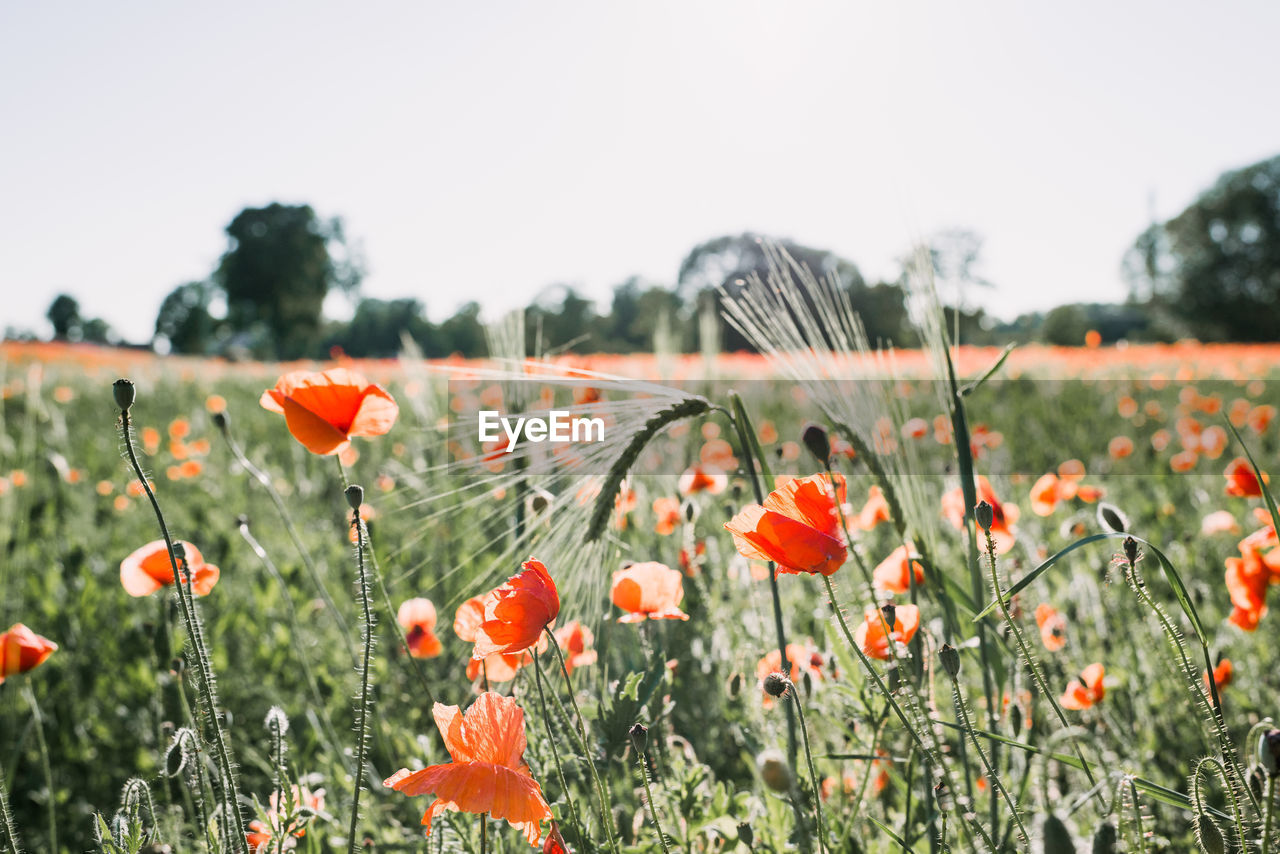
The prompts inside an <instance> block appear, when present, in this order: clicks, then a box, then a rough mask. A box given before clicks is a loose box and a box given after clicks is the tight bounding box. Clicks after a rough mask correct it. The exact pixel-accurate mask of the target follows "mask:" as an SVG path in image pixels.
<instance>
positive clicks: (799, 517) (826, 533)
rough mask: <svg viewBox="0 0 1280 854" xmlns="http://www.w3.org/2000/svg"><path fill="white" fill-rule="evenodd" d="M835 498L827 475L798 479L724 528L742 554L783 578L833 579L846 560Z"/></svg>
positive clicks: (739, 515) (746, 508)
mask: <svg viewBox="0 0 1280 854" xmlns="http://www.w3.org/2000/svg"><path fill="white" fill-rule="evenodd" d="M838 512H839V511H838V506H837V504H836V498H835V496H834V495H833V494H832V491H831V484H830V483H829V482H828V480H827V478H826V476H825V475H822V474H814V475H809V476H808V477H803V478H796V479H794V480H791V481H788V482H787V483H785V484H783V485H782V486H781V487H779V488H778V489H775V490H774V491H773V492H771V493H769V495H768V497H766V498H765V500H764V505H763V506H761V505H759V504H749V505H747V506H746V507H745V508H743V510H742V512H741V513H739V514H738V515H736V516H734V517H733V518H732V519H730V520H729V521H728V522H726V523H725V528H727V529H728V530H729V532H730V533H731V534H733V541H734V545H735V546H737V549H738V553H739V554H741V555H742V556H743V557H745V558H756V559H758V560H771V561H773V562H774V563H776V564H777V565H778V571H779V572H794V573H799V572H809V573H821V574H823V575H832V574H833V573H835V571H836V570H838V569H839V568H840V567H841V566H843V565H844V562H845V559H846V558H847V557H848V550H847V547H846V545H845V540H844V535H843V533H842V532H841V530H840V519H839V516H838V515H837V514H838Z"/></svg>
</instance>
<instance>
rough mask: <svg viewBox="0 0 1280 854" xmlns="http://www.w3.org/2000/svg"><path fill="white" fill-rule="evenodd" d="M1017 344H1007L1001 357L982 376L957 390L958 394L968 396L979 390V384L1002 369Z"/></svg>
mask: <svg viewBox="0 0 1280 854" xmlns="http://www.w3.org/2000/svg"><path fill="white" fill-rule="evenodd" d="M1017 346H1018V345H1017V344H1015V343H1014V342H1012V341H1010V342H1009V343H1008V344H1006V345H1005V348H1004V351H1003V352H1002V353H1001V354H1000V356H999V358H997V359H996V361H995V363H994V364H993V365H992V366H991V367H989V368H987V369H986V370H985V371H984V372H983V374H982V376H980V377H978V378H977V379H976V380H973V381H972V382H968V383H966V384H965V385H964V386H962V387H961V388H960V391H959V392H957V394H959V395H960V396H961V397H968V396H969V395H971V394H973V393H974V392H975V391H977V390H978V387H979V386H981V385H982V384H983V383H985V382H986V381H987V380H989V379H991V377H992V375H993V374H995V372H996V371H998V370H1000V367H1001V366H1002V365H1003V364H1004V363H1005V360H1007V359H1008V358H1009V354H1010V353H1012V352H1013V348H1015V347H1017Z"/></svg>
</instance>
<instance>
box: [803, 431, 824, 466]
mask: <svg viewBox="0 0 1280 854" xmlns="http://www.w3.org/2000/svg"><path fill="white" fill-rule="evenodd" d="M800 441H802V442H804V446H805V447H806V448H808V449H809V453H811V454H813V455H814V456H815V457H817V458H818V462H820V463H822V464H823V465H824V466H825V465H826V464H827V461H828V460H830V459H831V437H830V436H828V435H827V428H826V427H823V426H822V425H821V424H815V423H813V422H812V421H810V422H808V423H806V424H805V425H804V427H803V428H802V430H801V432H800Z"/></svg>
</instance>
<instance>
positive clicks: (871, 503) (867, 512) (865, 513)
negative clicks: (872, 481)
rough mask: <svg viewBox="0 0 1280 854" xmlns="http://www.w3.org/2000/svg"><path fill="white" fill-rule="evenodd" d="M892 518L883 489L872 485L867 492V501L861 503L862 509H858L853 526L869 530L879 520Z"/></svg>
mask: <svg viewBox="0 0 1280 854" xmlns="http://www.w3.org/2000/svg"><path fill="white" fill-rule="evenodd" d="M892 519H893V517H891V516H890V515H889V502H888V500H886V499H885V497H884V491H883V490H881V489H880V487H878V486H873V487H871V489H870V490H869V491H868V492H867V503H866V504H864V505H862V509H861V510H859V511H858V517H857V519H856V520H855V521H854V526H855V527H857V528H858V529H859V530H863V531H871V530H874V529H875V527H876V525H879V524H880V523H881V522H890V521H892Z"/></svg>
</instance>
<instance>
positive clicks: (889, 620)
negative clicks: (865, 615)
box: [880, 602, 898, 634]
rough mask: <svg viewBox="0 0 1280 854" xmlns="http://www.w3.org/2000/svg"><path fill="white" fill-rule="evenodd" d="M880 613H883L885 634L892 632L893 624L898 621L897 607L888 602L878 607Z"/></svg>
mask: <svg viewBox="0 0 1280 854" xmlns="http://www.w3.org/2000/svg"><path fill="white" fill-rule="evenodd" d="M880 613H881V614H883V615H884V624H885V626H886V628H885V634H890V633H892V632H893V627H894V625H895V624H896V623H897V622H898V609H897V608H895V607H894V605H893V603H892V602H890V603H889V604H887V605H884V606H882V607H881V608H880Z"/></svg>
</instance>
